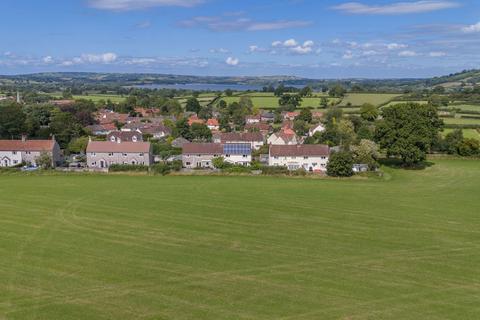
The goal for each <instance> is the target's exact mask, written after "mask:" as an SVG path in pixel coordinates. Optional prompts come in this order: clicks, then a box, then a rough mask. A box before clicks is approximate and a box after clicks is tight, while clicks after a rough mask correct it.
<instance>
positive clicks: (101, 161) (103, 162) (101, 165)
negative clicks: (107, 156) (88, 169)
mask: <svg viewBox="0 0 480 320" xmlns="http://www.w3.org/2000/svg"><path fill="white" fill-rule="evenodd" d="M105 167H106V166H105V161H103V160H100V168H105Z"/></svg>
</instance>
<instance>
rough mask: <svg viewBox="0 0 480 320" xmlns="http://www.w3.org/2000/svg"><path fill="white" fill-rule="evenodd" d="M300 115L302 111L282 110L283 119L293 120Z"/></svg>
mask: <svg viewBox="0 0 480 320" xmlns="http://www.w3.org/2000/svg"><path fill="white" fill-rule="evenodd" d="M299 115H300V112H298V111H284V112H282V117H283V120H290V121H293V120H295V118H296V117H298V116H299Z"/></svg>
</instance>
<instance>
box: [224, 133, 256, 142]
mask: <svg viewBox="0 0 480 320" xmlns="http://www.w3.org/2000/svg"><path fill="white" fill-rule="evenodd" d="M220 140H221V141H222V143H228V142H232V141H233V142H237V141H242V142H251V141H263V135H262V134H261V133H260V132H225V133H221V134H220Z"/></svg>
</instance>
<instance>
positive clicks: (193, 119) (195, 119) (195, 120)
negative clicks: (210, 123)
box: [188, 115, 205, 126]
mask: <svg viewBox="0 0 480 320" xmlns="http://www.w3.org/2000/svg"><path fill="white" fill-rule="evenodd" d="M194 123H200V124H204V123H205V120H203V119H200V118H199V117H197V115H192V116H191V117H190V118H188V125H189V126H191V125H192V124H194Z"/></svg>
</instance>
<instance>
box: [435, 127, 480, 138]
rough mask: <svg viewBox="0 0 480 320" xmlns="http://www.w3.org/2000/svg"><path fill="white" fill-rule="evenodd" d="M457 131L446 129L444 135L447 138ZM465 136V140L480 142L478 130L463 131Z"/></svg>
mask: <svg viewBox="0 0 480 320" xmlns="http://www.w3.org/2000/svg"><path fill="white" fill-rule="evenodd" d="M453 130H455V129H444V130H443V131H442V135H443V136H446V135H447V134H449V133H450V132H452V131H453ZM462 132H463V136H464V137H465V138H471V139H477V140H480V132H479V131H478V130H477V129H462Z"/></svg>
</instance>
